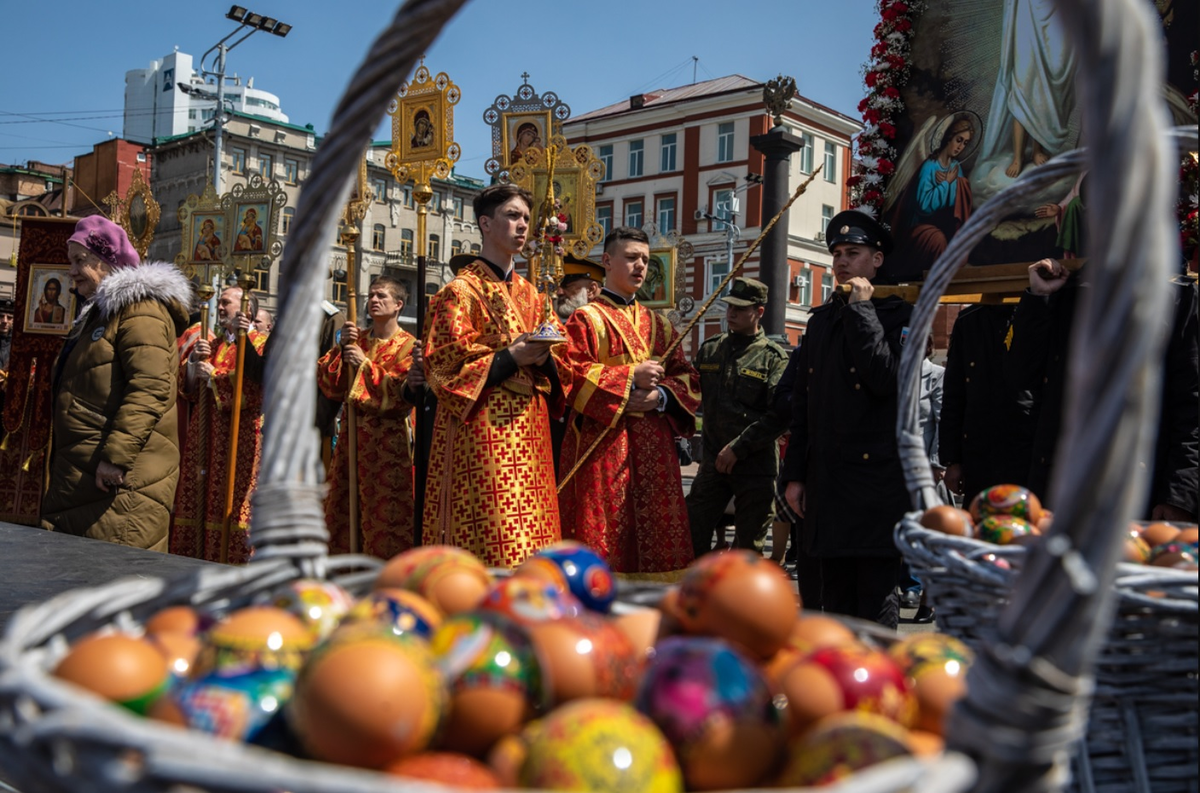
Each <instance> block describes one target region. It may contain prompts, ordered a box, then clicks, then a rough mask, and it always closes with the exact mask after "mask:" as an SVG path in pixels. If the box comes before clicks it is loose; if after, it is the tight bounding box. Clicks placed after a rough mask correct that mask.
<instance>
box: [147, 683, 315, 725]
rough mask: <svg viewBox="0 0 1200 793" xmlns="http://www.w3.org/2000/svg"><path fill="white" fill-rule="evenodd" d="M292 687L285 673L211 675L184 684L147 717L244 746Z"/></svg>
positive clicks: (272, 714)
mask: <svg viewBox="0 0 1200 793" xmlns="http://www.w3.org/2000/svg"><path fill="white" fill-rule="evenodd" d="M295 682H296V673H295V672H293V671H291V670H290V669H281V668H276V669H258V670H255V671H250V672H240V673H234V674H220V673H217V672H211V673H209V674H207V675H203V676H201V677H198V678H193V679H191V680H187V681H184V682H183V683H182V684H181V685H179V686H178V687H177V688H175V690H173V691H172V692H171V693H170V694H168V695H167V696H166V697H163V699H162V700H160V701H159V702H158V703H156V704H155V706H154V707H153V708H152V709H151V711H150V716H151V717H152V718H156V719H159V720H160V721H167V722H171V723H174V724H179V725H182V726H186V727H190V728H191V729H194V730H200V731H201V732H207V733H211V734H212V735H215V736H217V737H218V738H228V739H230V740H235V741H249V740H252V739H253V738H254V737H255V736H256V735H258V733H259V731H260V730H262V729H263V727H264V726H265V725H266V724H267V722H269V721H270V720H271V719H272V718H274V717H275V715H276V714H277V713H278V712H279V711H280V709H281V708H283V706H284V705H286V704H287V702H288V700H290V699H291V698H292V692H293V691H294V689H295Z"/></svg>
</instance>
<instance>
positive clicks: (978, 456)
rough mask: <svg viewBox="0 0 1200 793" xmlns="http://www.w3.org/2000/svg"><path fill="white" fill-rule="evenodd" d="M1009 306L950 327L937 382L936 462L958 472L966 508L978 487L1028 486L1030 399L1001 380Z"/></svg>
mask: <svg viewBox="0 0 1200 793" xmlns="http://www.w3.org/2000/svg"><path fill="white" fill-rule="evenodd" d="M1014 309H1015V306H1011V305H978V306H971V307H969V308H966V309H964V310H963V312H962V313H961V314H959V315H958V319H957V320H955V323H954V331H953V333H952V334H951V337H950V350H949V352H948V354H947V357H946V374H945V376H944V378H943V381H942V418H941V423H940V424H939V426H938V430H939V436H938V441H939V443H938V460H939V462H940V463H941V464H942V465H944V466H947V467H949V466H950V465H954V464H957V465H960V466H961V467H962V486H963V497H964V499H965V500H966V502H967V503H970V500H971V499H972V498H973V497H974V496H975V494H976V493H978V492H979V491H981V490H983V489H984V488H988V487H991V486H992V485H999V484H1013V485H1025V486H1027V485H1028V481H1027V480H1028V478H1029V459H1030V455H1031V453H1032V451H1031V445H1032V439H1033V425H1032V420H1031V419H1030V415H1029V411H1030V399H1029V395H1028V393H1027V392H1026V393H1025V394H1023V395H1020V394H1018V393H1017V391H1016V389H1015V388H1013V387H1010V386H1009V385H1008V384H1007V383H1006V381H1005V379H1004V358H1005V352H1006V351H1005V341H1004V340H1005V336H1006V335H1007V334H1008V330H1009V323H1010V321H1011V319H1012V316H1013V311H1014Z"/></svg>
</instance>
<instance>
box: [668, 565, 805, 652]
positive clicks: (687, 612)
mask: <svg viewBox="0 0 1200 793" xmlns="http://www.w3.org/2000/svg"><path fill="white" fill-rule="evenodd" d="M799 607H800V598H799V596H798V595H797V594H796V591H795V588H794V586H793V585H792V582H791V580H790V579H789V578H788V577H787V574H786V573H784V572H783V569H782V568H781V567H780V566H779V565H777V564H775V563H774V562H772V561H770V560H769V559H767V558H765V557H764V556H763V555H762V554H760V553H756V552H754V551H746V550H738V551H723V552H721V553H710V554H705V555H704V556H702V557H700V558H699V559H697V560H696V561H695V562H693V563H692V564H691V566H690V567H688V569H687V572H685V573H684V575H683V580H682V581H680V583H679V597H678V600H677V603H676V605H675V607H674V610H675V617H676V618H677V619H678V620H679V623H680V624H681V625H682V626H683V629H684V631H686V632H687V633H690V634H693V635H700V636H718V637H720V638H722V639H724V640H726V641H727V642H729V643H730V644H732V645H733V646H734V647H737V648H738V649H740V650H743V651H744V652H746V653H748V654H749V655H750V656H751V657H752V658H754V659H756V660H763V661H765V660H767V659H769V658H771V657H772V656H774V655H775V653H777V652H778V651H779V649H780V648H781V647H783V646H784V645H785V644H787V641H788V636H789V635H790V634H791V632H792V628H793V626H794V625H795V622H796V614H797V611H798V609H799Z"/></svg>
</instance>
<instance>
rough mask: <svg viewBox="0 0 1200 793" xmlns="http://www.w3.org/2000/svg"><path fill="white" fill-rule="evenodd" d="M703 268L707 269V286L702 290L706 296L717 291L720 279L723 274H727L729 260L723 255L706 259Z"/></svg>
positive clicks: (722, 277)
mask: <svg viewBox="0 0 1200 793" xmlns="http://www.w3.org/2000/svg"><path fill="white" fill-rule="evenodd" d="M704 269H705V270H707V271H708V273H707V275H708V278H707V279H706V281H707V283H708V288H707V289H705V290H704V296H705V297H708V296H709V295H711V294H712V293H713V292H715V291H717V287H718V286H720V285H721V281H722V280H723V279H724V278H725V276H727V275H729V260H728V259H726V258H725V257H724V256H722V257H720V258H713V259H708V260H707V261H706V262H705V265H704Z"/></svg>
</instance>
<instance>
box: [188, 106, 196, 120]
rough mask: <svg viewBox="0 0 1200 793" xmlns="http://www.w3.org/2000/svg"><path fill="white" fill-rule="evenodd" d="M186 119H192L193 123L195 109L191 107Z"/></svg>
mask: <svg viewBox="0 0 1200 793" xmlns="http://www.w3.org/2000/svg"><path fill="white" fill-rule="evenodd" d="M188 118H189V119H192V120H193V121H194V120H195V119H196V108H194V107H193V108H192V109H191V110H189V111H188Z"/></svg>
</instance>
